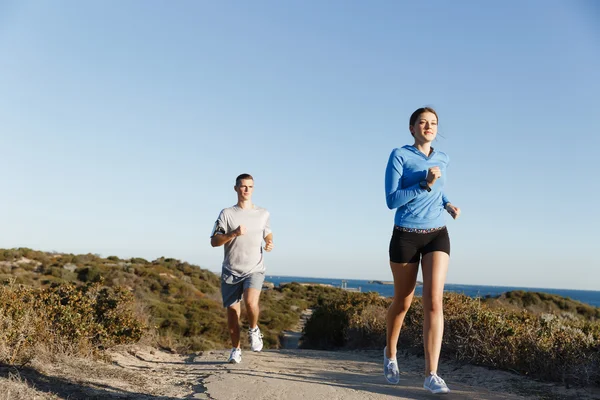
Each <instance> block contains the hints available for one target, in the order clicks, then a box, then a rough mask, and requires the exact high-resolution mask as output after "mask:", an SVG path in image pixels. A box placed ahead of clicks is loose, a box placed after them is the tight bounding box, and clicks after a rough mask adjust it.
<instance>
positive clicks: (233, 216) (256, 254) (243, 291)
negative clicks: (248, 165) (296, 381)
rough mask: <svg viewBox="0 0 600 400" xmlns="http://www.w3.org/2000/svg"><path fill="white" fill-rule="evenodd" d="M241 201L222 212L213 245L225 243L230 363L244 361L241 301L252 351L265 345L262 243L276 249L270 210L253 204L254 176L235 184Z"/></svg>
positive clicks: (223, 288)
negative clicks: (260, 321) (260, 304)
mask: <svg viewBox="0 0 600 400" xmlns="http://www.w3.org/2000/svg"><path fill="white" fill-rule="evenodd" d="M233 189H234V190H235V192H236V193H237V199H238V201H237V204H236V205H234V206H233V207H229V208H226V209H224V210H222V211H221V214H219V218H218V219H217V222H216V223H215V226H214V228H213V232H212V235H211V237H210V244H211V245H212V246H213V247H218V246H223V245H225V257H224V260H223V268H222V276H221V293H222V295H223V306H224V307H226V308H227V326H228V328H229V335H230V336H231V344H232V346H233V348H232V349H231V354H230V355H229V362H230V363H235V364H237V363H239V362H241V361H242V350H241V348H240V313H241V307H240V301H241V300H242V299H244V303H245V304H246V311H247V314H248V322H249V325H250V329H249V330H248V338H249V340H250V347H251V348H252V351H261V350H262V348H263V341H262V334H261V333H260V329H259V328H258V314H259V307H258V300H259V297H260V291H261V289H262V285H263V282H264V280H265V266H264V263H263V247H262V242H263V240H264V241H265V246H264V250H265V251H271V250H273V234H272V233H271V227H270V224H269V212H268V211H267V210H265V209H264V208H260V207H258V206H255V205H254V204H252V192H253V190H254V178H252V176H251V175H249V174H242V175H240V176H238V177H237V178H236V180H235V186H234V187H233Z"/></svg>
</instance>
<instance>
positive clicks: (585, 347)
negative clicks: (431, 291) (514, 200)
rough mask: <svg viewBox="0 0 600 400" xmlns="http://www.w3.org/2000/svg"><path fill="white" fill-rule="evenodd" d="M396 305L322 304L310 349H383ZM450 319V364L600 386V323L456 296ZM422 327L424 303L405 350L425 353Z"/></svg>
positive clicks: (351, 297) (377, 301) (364, 297)
mask: <svg viewBox="0 0 600 400" xmlns="http://www.w3.org/2000/svg"><path fill="white" fill-rule="evenodd" d="M513 296H514V294H513ZM517 296H519V298H522V299H525V300H524V304H525V303H526V304H528V305H531V304H534V303H535V302H540V301H542V299H541V297H540V296H539V295H537V294H534V295H526V294H524V293H523V294H518V295H517ZM389 303H390V300H389V299H381V298H377V297H375V296H373V295H370V294H361V293H338V294H337V295H336V297H335V298H334V299H329V300H328V301H319V302H318V304H317V306H316V309H315V310H314V312H313V316H312V317H311V319H310V320H309V321H308V322H307V324H306V327H305V330H304V338H303V345H304V347H310V348H341V347H343V348H348V349H350V348H368V347H377V348H381V347H382V346H383V345H384V343H385V324H386V322H385V316H386V309H387V307H388V306H389ZM444 317H445V318H444V337H443V345H442V356H443V357H447V358H454V359H457V360H461V361H464V362H468V363H471V364H476V365H484V366H489V367H494V368H499V369H504V370H509V371H516V372H519V373H522V374H526V375H530V376H533V377H536V378H539V379H542V380H550V381H557V382H565V383H568V384H577V385H589V384H592V385H600V323H599V322H598V321H596V320H584V319H581V318H575V319H565V318H560V317H559V316H556V315H553V314H534V313H532V312H529V311H526V310H520V311H515V310H513V309H511V310H507V309H502V308H497V307H496V308H490V307H488V306H487V305H485V304H483V303H482V301H480V299H473V298H470V297H467V296H464V295H461V294H455V293H447V294H445V295H444ZM422 324H423V307H422V301H421V298H419V297H416V298H415V299H414V300H413V304H412V305H411V308H410V309H409V311H408V313H407V315H406V317H405V319H404V324H403V327H402V331H401V333H400V338H399V347H400V348H405V349H412V350H413V351H416V352H417V353H420V354H422V353H423V333H422Z"/></svg>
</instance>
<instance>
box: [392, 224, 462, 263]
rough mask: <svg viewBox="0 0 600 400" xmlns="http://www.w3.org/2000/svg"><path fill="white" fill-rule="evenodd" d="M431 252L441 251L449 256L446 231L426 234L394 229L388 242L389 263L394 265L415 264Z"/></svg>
mask: <svg viewBox="0 0 600 400" xmlns="http://www.w3.org/2000/svg"><path fill="white" fill-rule="evenodd" d="M432 251H443V252H444V253H447V254H448V255H450V237H449V236H448V229H446V227H443V228H442V229H439V230H436V231H434V232H428V233H417V232H406V231H403V230H399V229H397V228H396V227H395V228H394V233H393V234H392V240H390V261H391V262H394V263H417V262H419V261H420V259H421V256H422V255H425V254H427V253H431V252H432Z"/></svg>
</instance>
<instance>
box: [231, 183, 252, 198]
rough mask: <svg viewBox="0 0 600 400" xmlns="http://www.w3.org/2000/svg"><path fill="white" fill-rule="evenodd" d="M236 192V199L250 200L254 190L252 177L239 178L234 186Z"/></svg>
mask: <svg viewBox="0 0 600 400" xmlns="http://www.w3.org/2000/svg"><path fill="white" fill-rule="evenodd" d="M234 189H235V191H236V193H237V194H238V200H250V199H251V198H252V191H253V190H254V181H253V180H252V179H241V180H240V183H239V184H238V185H236V186H234Z"/></svg>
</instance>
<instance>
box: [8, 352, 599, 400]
mask: <svg viewBox="0 0 600 400" xmlns="http://www.w3.org/2000/svg"><path fill="white" fill-rule="evenodd" d="M380 353H381V352H379V351H360V352H348V351H335V352H334V351H316V350H297V349H290V350H267V351H264V352H261V353H252V352H250V351H244V352H243V355H242V363H241V364H237V365H235V364H228V363H226V360H227V356H228V354H229V351H227V350H219V351H207V352H204V353H202V354H199V355H189V356H181V355H177V354H171V353H166V352H163V351H159V350H156V349H152V348H150V347H140V346H135V347H125V348H120V349H119V350H114V351H113V352H112V353H111V358H112V362H110V363H104V362H98V361H91V360H86V359H84V360H81V359H69V358H65V359H64V360H61V362H59V363H53V364H45V365H38V366H36V367H35V369H32V368H25V369H23V370H21V371H20V376H21V379H22V380H23V381H24V382H27V385H28V387H29V388H31V389H34V390H36V392H37V393H38V395H39V397H35V398H39V399H44V400H45V399H53V400H54V399H57V398H62V399H70V400H75V399H86V400H89V399H130V400H151V399H152V400H175V399H206V400H240V399H252V400H267V399H269V400H270V399H273V400H275V399H276V400H287V399H289V400H294V399H311V400H313V399H316V400H318V399H325V400H338V399H348V400H359V399H361V400H362V399H396V400H402V399H433V398H439V397H440V395H432V394H429V393H428V392H426V391H425V390H424V389H423V388H422V384H423V378H422V376H421V370H422V368H423V359H421V358H418V357H415V356H409V355H405V354H403V355H401V357H400V358H399V359H398V361H399V365H400V369H401V382H400V384H399V385H390V384H388V383H387V382H386V381H385V379H384V378H383V376H382V371H381V361H382V360H381V358H382V357H381V356H382V355H381V354H380ZM440 374H441V375H442V376H443V377H444V379H445V380H446V382H447V383H448V385H449V386H450V388H451V389H452V393H450V394H447V395H442V398H444V399H553V400H554V399H578V400H583V399H586V400H587V399H600V393H598V392H596V393H590V392H586V391H583V390H574V389H569V390H567V389H564V388H561V387H560V386H559V385H550V384H541V383H536V382H533V381H531V380H529V379H527V378H524V377H522V376H518V375H515V374H510V373H507V372H502V371H495V370H488V369H486V368H480V367H474V366H470V365H458V364H455V363H448V362H445V363H444V364H443V365H442V368H441V370H440ZM7 378H9V371H8V369H7V368H3V367H1V366H0V398H4V399H6V398H10V400H20V399H27V400H30V399H32V398H34V397H32V396H31V395H29V394H28V395H25V394H23V395H22V396H18V397H14V396H10V397H2V394H3V391H2V387H3V386H6V385H8V384H13V383H12V382H10V379H7ZM13 385H17V384H13ZM17 389H18V388H17V387H16V386H15V388H14V390H17ZM14 390H13V392H14ZM27 390H29V389H27ZM4 392H6V390H4ZM22 392H23V393H25V391H24V390H22ZM28 393H31V392H30V391H29V392H28Z"/></svg>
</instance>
